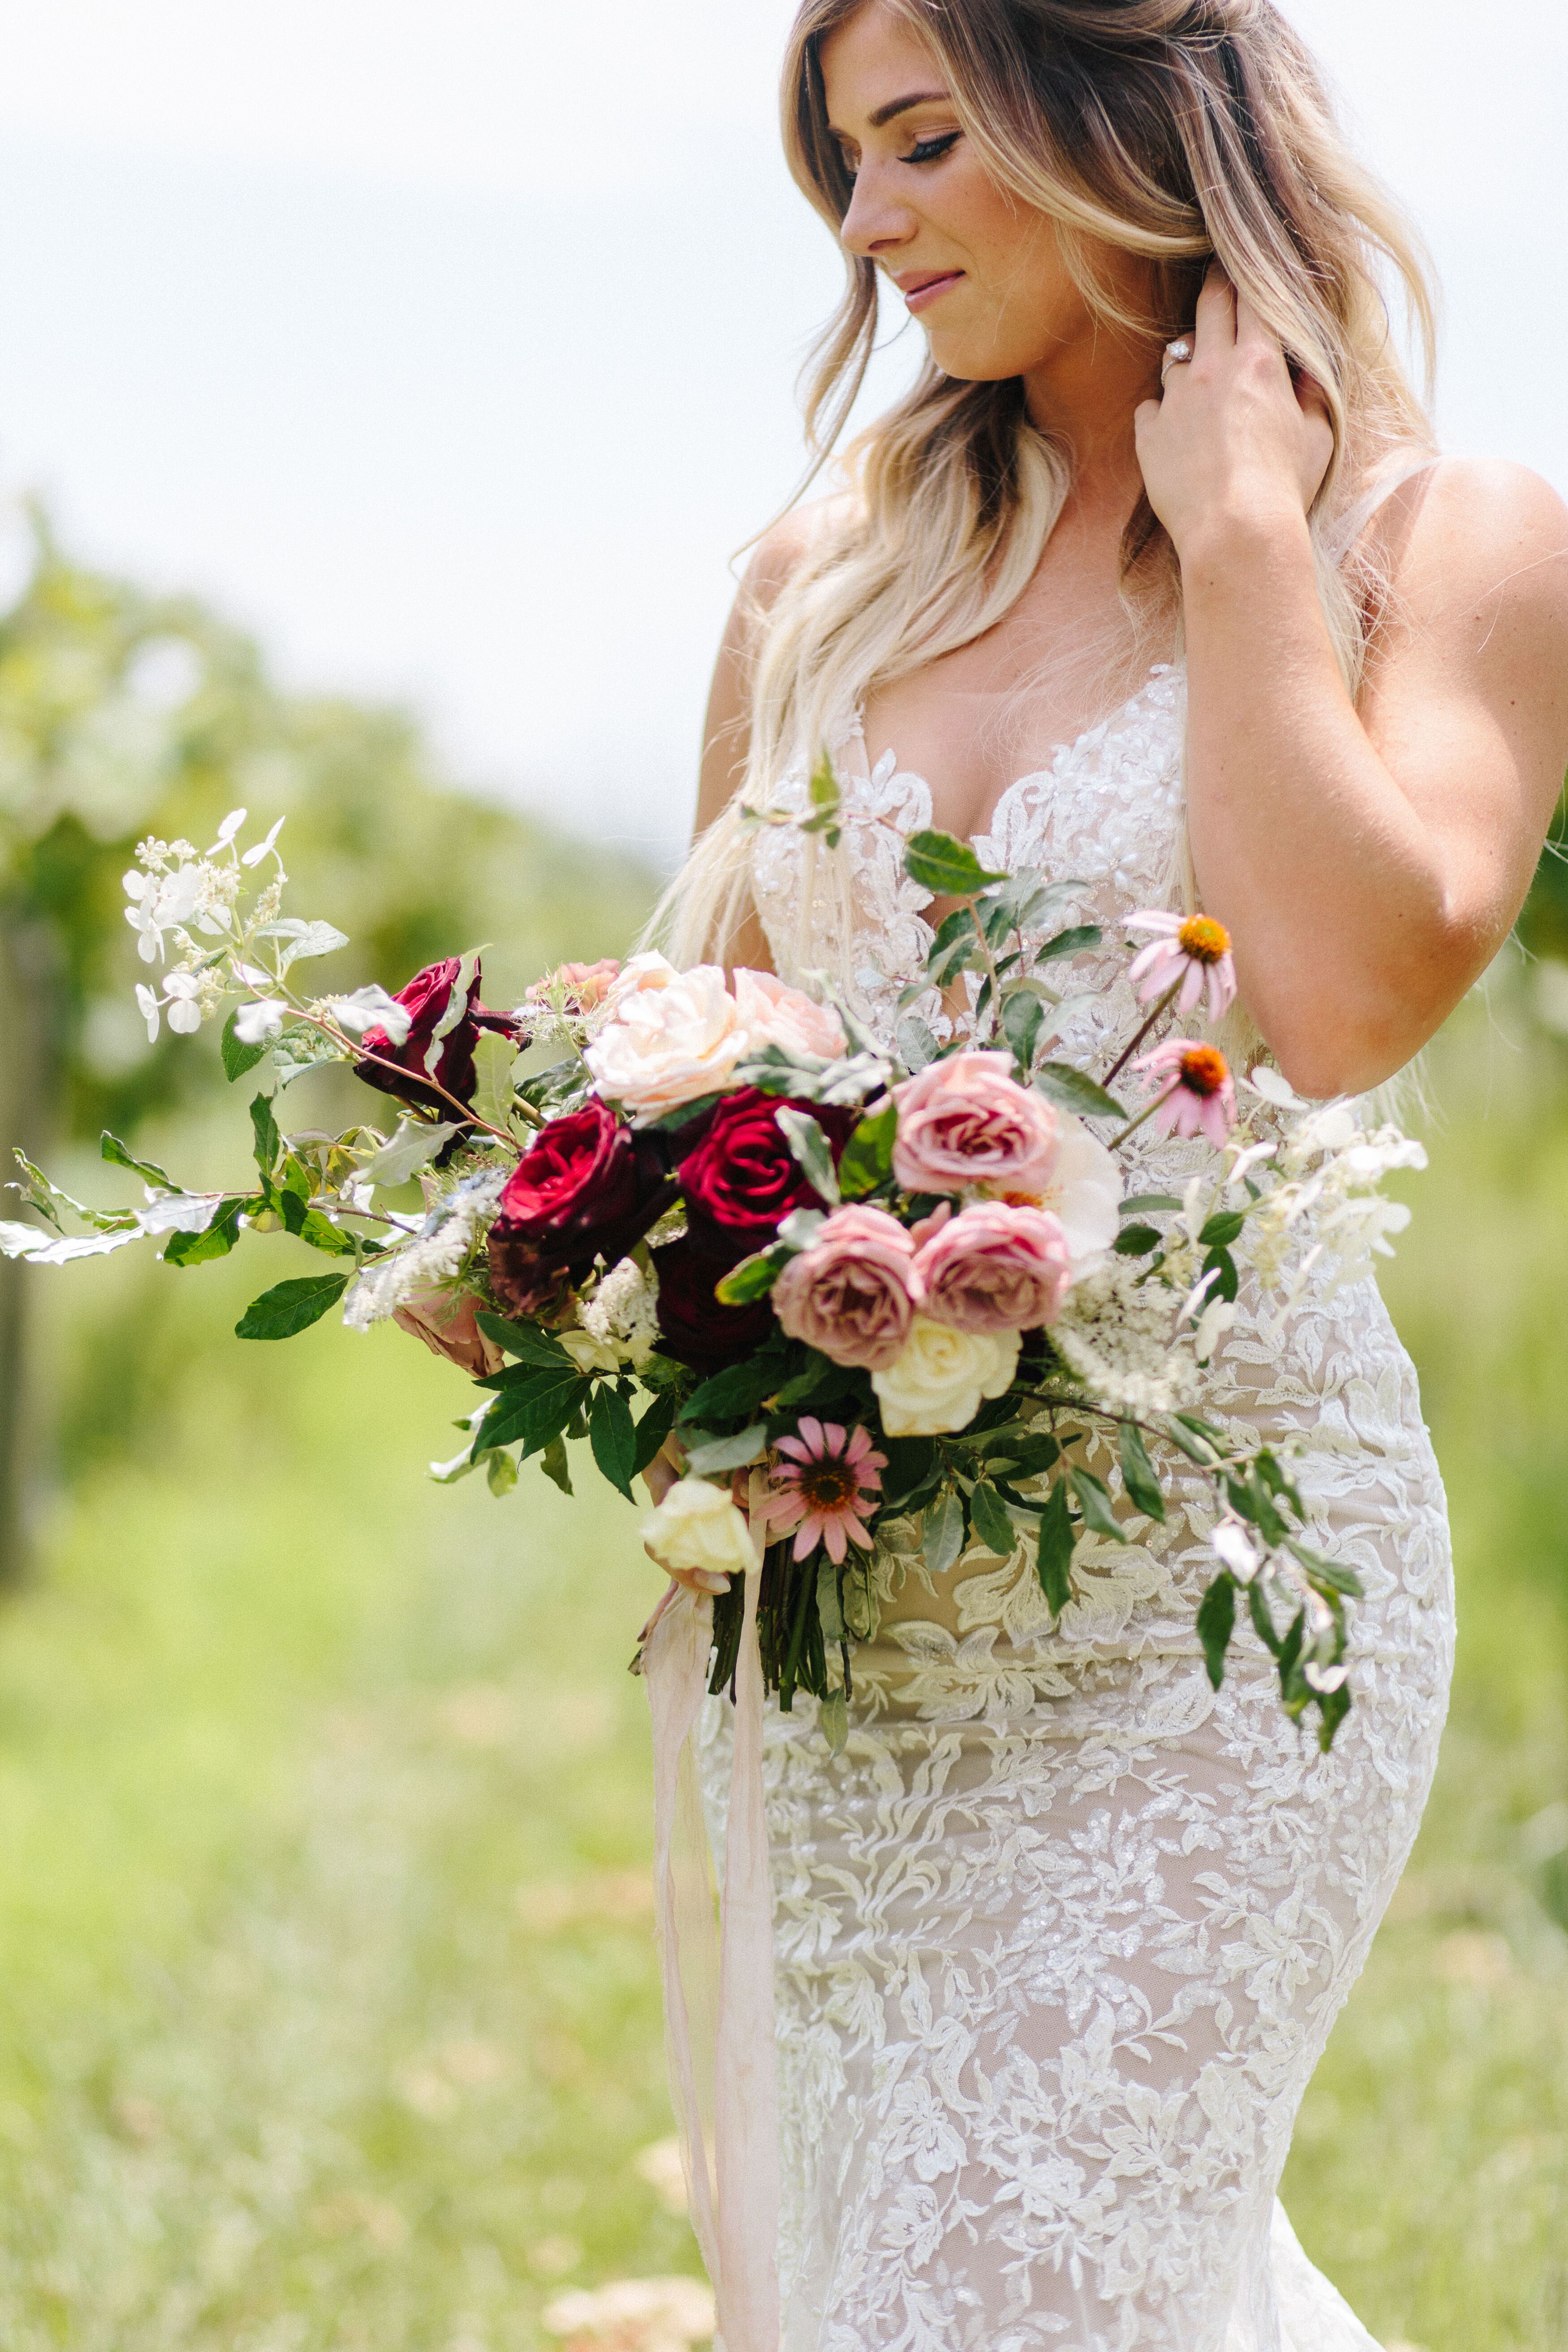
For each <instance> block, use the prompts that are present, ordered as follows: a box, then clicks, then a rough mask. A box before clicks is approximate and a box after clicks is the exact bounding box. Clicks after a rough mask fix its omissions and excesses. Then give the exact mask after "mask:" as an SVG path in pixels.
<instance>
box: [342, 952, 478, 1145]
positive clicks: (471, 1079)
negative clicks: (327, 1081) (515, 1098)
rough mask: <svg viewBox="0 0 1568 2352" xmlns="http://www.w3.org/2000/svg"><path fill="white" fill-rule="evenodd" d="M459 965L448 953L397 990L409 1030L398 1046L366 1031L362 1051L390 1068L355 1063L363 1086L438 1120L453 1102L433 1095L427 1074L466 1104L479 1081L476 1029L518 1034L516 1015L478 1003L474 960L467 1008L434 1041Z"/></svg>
mask: <svg viewBox="0 0 1568 2352" xmlns="http://www.w3.org/2000/svg"><path fill="white" fill-rule="evenodd" d="M458 969H459V962H458V957H456V956H448V957H447V960H446V961H445V962H444V963H432V964H426V967H425V970H424V971H416V973H415V975H414V977H413V979H412V980H411V981H410V982H409V983H408V985H407V987H406V988H400V989H399V990H398V992H397V1003H399V1004H402V1005H405V1006H406V1007H407V1009H408V1016H409V1018H408V1034H407V1036H406V1037H405V1040H404V1042H403V1044H402V1045H394V1044H393V1042H392V1040H391V1038H390V1037H389V1036H388V1035H387V1034H386V1032H385V1030H384V1029H367V1030H366V1031H365V1033H364V1039H363V1045H364V1050H365V1052H366V1053H367V1054H379V1055H380V1056H381V1059H382V1062H392V1063H395V1065H396V1067H395V1069H384V1068H383V1067H382V1066H381V1064H380V1063H376V1062H356V1063H355V1064H354V1076H356V1077H359V1078H363V1080H364V1082H365V1084H366V1086H367V1087H377V1088H379V1090H380V1091H381V1093H383V1094H384V1095H395V1096H396V1097H398V1099H399V1100H400V1101H402V1102H406V1103H416V1104H418V1105H419V1106H420V1108H423V1109H425V1110H434V1111H438V1112H439V1113H440V1114H441V1117H442V1118H451V1116H452V1106H451V1104H450V1103H449V1102H447V1100H446V1098H445V1097H444V1096H442V1095H439V1094H437V1091H436V1087H435V1086H432V1085H431V1084H430V1083H429V1082H430V1080H431V1078H432V1077H434V1079H435V1080H436V1086H440V1087H445V1088H446V1089H447V1094H448V1095H456V1096H457V1097H458V1100H459V1101H460V1102H466V1103H471V1102H472V1101H473V1099H474V1088H475V1087H476V1086H477V1085H478V1083H479V1073H478V1072H477V1071H476V1069H475V1067H474V1047H475V1046H476V1045H477V1044H478V1043H479V1034H480V1032H481V1031H482V1030H485V1029H493V1030H498V1031H499V1032H500V1034H501V1035H502V1036H504V1037H516V1036H517V1034H518V1021H517V1016H516V1014H515V1013H492V1012H490V1011H489V1007H488V1006H486V1005H483V1004H481V1003H479V965H478V964H477V963H476V964H475V966H474V976H473V979H472V980H471V981H470V982H469V983H468V1005H467V1009H466V1010H465V1011H464V1013H462V1014H461V1016H460V1017H459V1019H458V1023H457V1025H456V1027H455V1028H452V1029H450V1030H448V1031H447V1034H446V1036H444V1037H443V1038H442V1039H441V1040H440V1042H439V1044H438V1045H437V1041H436V1027H437V1023H438V1022H440V1021H441V1020H443V1019H444V1018H445V1016H446V1013H447V1005H448V1004H449V1003H450V1002H451V996H452V989H453V985H454V983H455V982H456V980H457V977H458ZM432 1052H434V1054H435V1056H436V1061H435V1067H434V1069H432V1068H431V1066H430V1057H431V1055H432Z"/></svg>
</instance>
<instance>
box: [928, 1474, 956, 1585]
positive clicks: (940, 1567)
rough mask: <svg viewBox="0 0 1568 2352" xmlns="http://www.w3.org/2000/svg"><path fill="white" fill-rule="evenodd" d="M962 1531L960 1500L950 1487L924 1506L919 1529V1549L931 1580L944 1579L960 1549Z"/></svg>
mask: <svg viewBox="0 0 1568 2352" xmlns="http://www.w3.org/2000/svg"><path fill="white" fill-rule="evenodd" d="M964 1528H965V1520H964V1512H963V1498H962V1497H961V1496H958V1495H955V1494H954V1493H953V1492H952V1488H951V1487H950V1488H949V1489H948V1491H947V1492H946V1494H943V1495H939V1496H937V1498H936V1500H935V1502H934V1503H931V1504H929V1505H928V1506H927V1508H926V1512H925V1516H924V1518H923V1520H922V1523H921V1549H922V1550H923V1551H924V1553H925V1563H926V1566H927V1568H928V1569H929V1570H931V1574H932V1575H933V1576H945V1575H946V1574H947V1571H948V1570H949V1569H950V1568H951V1567H952V1564H953V1561H954V1560H955V1559H957V1558H958V1555H959V1553H960V1552H961V1551H962V1550H963V1537H964Z"/></svg>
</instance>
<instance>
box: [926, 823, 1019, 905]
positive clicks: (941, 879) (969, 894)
mask: <svg viewBox="0 0 1568 2352" xmlns="http://www.w3.org/2000/svg"><path fill="white" fill-rule="evenodd" d="M904 872H905V873H906V874H907V875H908V876H909V877H910V881H911V882H918V883H919V885H920V887H921V889H922V890H929V891H930V892H931V896H932V897H933V898H973V895H974V893H975V891H977V890H984V888H985V887H986V885H987V883H990V882H1005V881H1006V879H1007V877H1006V875H1005V874H991V873H988V872H987V871H986V869H985V867H984V866H982V865H981V863H980V860H979V858H978V857H976V856H975V855H974V852H973V849H972V848H971V847H970V845H969V844H968V842H967V841H955V840H954V838H953V836H952V834H951V833H938V832H935V831H927V832H921V833H911V834H910V837H909V840H908V841H907V842H906V843H905V845H904Z"/></svg>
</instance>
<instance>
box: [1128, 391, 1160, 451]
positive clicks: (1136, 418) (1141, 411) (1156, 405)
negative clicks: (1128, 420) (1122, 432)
mask: <svg viewBox="0 0 1568 2352" xmlns="http://www.w3.org/2000/svg"><path fill="white" fill-rule="evenodd" d="M1162 405H1163V403H1162V402H1161V401H1158V400H1141V401H1140V402H1139V404H1138V405H1137V407H1136V408H1135V409H1134V410H1133V412H1132V438H1133V440H1134V441H1135V442H1137V441H1141V440H1142V437H1143V436H1144V434H1145V433H1147V432H1148V430H1149V427H1150V426H1151V425H1154V424H1157V423H1158V421H1159V416H1160V411H1161V407H1162Z"/></svg>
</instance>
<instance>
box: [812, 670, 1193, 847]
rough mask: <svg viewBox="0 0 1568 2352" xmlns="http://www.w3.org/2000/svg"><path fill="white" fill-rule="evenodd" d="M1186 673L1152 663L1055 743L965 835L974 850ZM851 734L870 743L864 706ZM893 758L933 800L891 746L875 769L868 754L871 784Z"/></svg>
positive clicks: (924, 780) (924, 781) (926, 784)
mask: <svg viewBox="0 0 1568 2352" xmlns="http://www.w3.org/2000/svg"><path fill="white" fill-rule="evenodd" d="M1185 673H1186V664H1185V662H1184V661H1182V660H1180V659H1178V660H1176V661H1169V662H1154V663H1152V665H1151V667H1150V670H1149V675H1148V677H1146V678H1145V679H1144V680H1143V683H1142V686H1140V687H1136V688H1134V689H1133V691H1132V692H1131V694H1130V695H1128V696H1127V697H1126V698H1124V699H1123V700H1122V701H1121V702H1119V703H1118V704H1117V705H1116V706H1115V708H1114V709H1111V710H1108V711H1107V712H1106V713H1105V716H1104V717H1103V718H1102V719H1096V720H1095V722H1094V724H1093V726H1092V727H1086V728H1085V729H1084V730H1083V731H1082V733H1081V734H1079V735H1075V736H1074V737H1073V738H1072V739H1071V740H1070V741H1063V742H1060V743H1054V744H1053V745H1052V746H1051V754H1050V760H1049V762H1048V764H1047V766H1045V767H1043V768H1030V769H1029V770H1028V771H1027V772H1026V774H1024V775H1021V776H1015V777H1014V779H1013V781H1012V782H1011V783H1010V784H1005V785H1004V786H1003V788H1002V790H1001V792H1000V793H998V794H997V796H996V801H995V804H994V807H993V809H992V811H991V814H990V816H989V818H988V819H987V821H986V824H985V826H984V830H983V831H981V832H977V833H972V834H968V835H965V839H966V840H967V842H968V845H969V846H970V848H971V849H973V848H975V847H977V845H979V844H980V843H981V842H983V841H990V840H992V839H994V835H995V832H996V825H997V820H998V818H999V817H1000V816H1001V814H1002V812H1003V811H1004V809H1005V807H1006V806H1007V803H1008V802H1009V801H1010V800H1011V799H1012V797H1013V795H1014V793H1019V792H1022V791H1023V789H1024V787H1025V785H1026V784H1037V783H1039V782H1042V781H1043V780H1044V779H1046V778H1047V777H1053V776H1059V775H1060V774H1061V772H1062V768H1063V765H1064V763H1065V762H1066V761H1071V760H1074V759H1076V758H1077V757H1078V755H1079V752H1080V751H1083V750H1084V749H1085V748H1086V747H1087V746H1089V745H1091V744H1094V743H1096V742H1097V741H1100V740H1107V741H1108V740H1110V737H1111V736H1112V735H1114V734H1115V733H1117V732H1118V731H1119V730H1120V729H1121V724H1122V722H1123V721H1124V720H1125V719H1129V718H1131V715H1132V713H1133V712H1134V711H1135V710H1137V709H1138V708H1139V706H1140V704H1142V702H1143V701H1144V700H1145V699H1146V698H1147V697H1148V696H1149V695H1150V694H1152V692H1153V690H1154V688H1156V687H1157V686H1162V685H1163V684H1164V683H1165V681H1166V680H1167V679H1168V678H1173V677H1184V676H1185ZM851 731H852V733H854V734H856V735H858V737H859V738H860V741H861V745H862V747H864V745H865V740H866V726H865V710H864V706H863V705H862V707H861V708H860V709H858V710H857V711H856V714H855V723H854V727H853V729H852V730H851ZM889 759H890V760H891V761H892V762H893V770H892V772H893V774H894V775H895V776H907V777H909V778H910V781H911V782H914V783H917V784H919V785H920V786H921V790H922V791H923V792H924V793H925V795H926V798H927V800H928V801H929V800H930V799H931V782H930V779H929V778H928V777H925V776H922V775H921V772H920V771H919V769H918V768H905V767H901V766H900V764H899V755H898V753H897V751H895V750H894V749H893V747H892V746H891V745H890V744H889V748H888V749H887V751H884V752H883V753H882V756H881V758H880V759H879V761H877V762H876V767H875V768H874V767H873V766H872V764H871V759H870V754H869V753H867V754H866V774H867V781H869V780H870V778H871V777H872V776H873V775H874V774H875V773H876V769H877V768H880V767H882V766H883V765H885V763H886V762H887V761H889Z"/></svg>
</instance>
